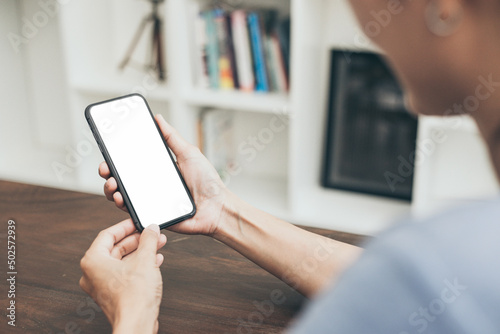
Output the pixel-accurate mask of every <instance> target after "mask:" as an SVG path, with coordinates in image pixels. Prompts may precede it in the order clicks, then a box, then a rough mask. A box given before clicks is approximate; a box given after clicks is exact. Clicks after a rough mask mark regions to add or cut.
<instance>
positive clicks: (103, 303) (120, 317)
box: [80, 219, 167, 333]
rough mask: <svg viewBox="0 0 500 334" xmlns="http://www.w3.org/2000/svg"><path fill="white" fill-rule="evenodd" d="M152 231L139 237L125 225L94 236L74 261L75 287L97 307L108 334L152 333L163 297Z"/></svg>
mask: <svg viewBox="0 0 500 334" xmlns="http://www.w3.org/2000/svg"><path fill="white" fill-rule="evenodd" d="M166 242H167V238H166V237H165V235H163V234H160V230H159V228H158V225H150V226H148V227H147V228H146V229H144V230H143V232H142V233H141V234H139V233H138V232H137V231H136V229H135V226H134V224H133V223H132V220H131V219H126V220H124V221H122V222H120V223H118V224H116V225H113V226H111V227H109V228H107V229H105V230H103V231H101V232H100V233H99V235H98V236H97V238H96V239H95V240H94V242H93V243H92V245H91V246H90V248H89V249H88V250H87V252H86V253H85V256H84V257H83V258H82V260H81V261H80V266H81V268H82V272H83V276H82V278H81V279H80V287H81V288H82V290H83V291H85V292H86V293H88V294H89V295H90V296H91V297H92V298H93V299H94V300H95V302H96V303H97V304H98V305H99V306H100V307H101V309H102V310H103V312H104V314H105V315H106V317H107V318H108V320H109V322H110V323H111V325H112V326H113V332H114V333H156V332H157V331H158V320H157V319H158V313H159V309H160V302H161V297H162V293H163V283H162V277H161V273H160V269H159V267H160V265H161V264H162V263H163V255H162V254H157V250H158V249H160V248H161V247H163V246H164V245H165V244H166Z"/></svg>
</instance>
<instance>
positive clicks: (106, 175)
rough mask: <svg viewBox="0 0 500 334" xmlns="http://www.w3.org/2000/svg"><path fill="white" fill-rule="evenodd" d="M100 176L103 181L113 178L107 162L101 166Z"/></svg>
mask: <svg viewBox="0 0 500 334" xmlns="http://www.w3.org/2000/svg"><path fill="white" fill-rule="evenodd" d="M99 175H100V176H101V177H102V178H103V179H108V178H109V177H110V176H111V171H110V170H109V167H108V164H107V163H106V161H103V162H101V163H100V164H99Z"/></svg>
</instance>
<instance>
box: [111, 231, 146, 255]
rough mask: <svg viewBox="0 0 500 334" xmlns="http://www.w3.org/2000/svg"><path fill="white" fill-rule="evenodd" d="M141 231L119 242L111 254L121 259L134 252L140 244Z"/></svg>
mask: <svg viewBox="0 0 500 334" xmlns="http://www.w3.org/2000/svg"><path fill="white" fill-rule="evenodd" d="M140 237H141V235H140V234H139V233H134V234H131V235H129V236H127V237H125V238H124V239H123V240H121V241H120V242H119V243H117V244H116V245H115V246H114V247H113V249H112V250H111V256H112V257H114V258H115V259H118V260H121V259H122V258H123V257H124V256H127V255H128V254H130V253H132V252H133V251H135V250H136V249H137V246H139V238H140Z"/></svg>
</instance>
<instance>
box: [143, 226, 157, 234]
mask: <svg viewBox="0 0 500 334" xmlns="http://www.w3.org/2000/svg"><path fill="white" fill-rule="evenodd" d="M146 228H147V229H148V230H151V231H154V232H156V233H157V234H160V226H158V225H156V224H150V225H148V226H147V227H146Z"/></svg>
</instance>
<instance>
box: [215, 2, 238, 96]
mask: <svg viewBox="0 0 500 334" xmlns="http://www.w3.org/2000/svg"><path fill="white" fill-rule="evenodd" d="M214 15H215V26H216V31H217V42H218V48H219V87H220V88H222V89H233V88H234V81H233V73H232V69H231V60H230V55H229V47H228V46H229V42H228V33H227V30H226V29H227V26H226V20H225V18H224V12H223V11H222V10H220V9H215V10H214Z"/></svg>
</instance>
